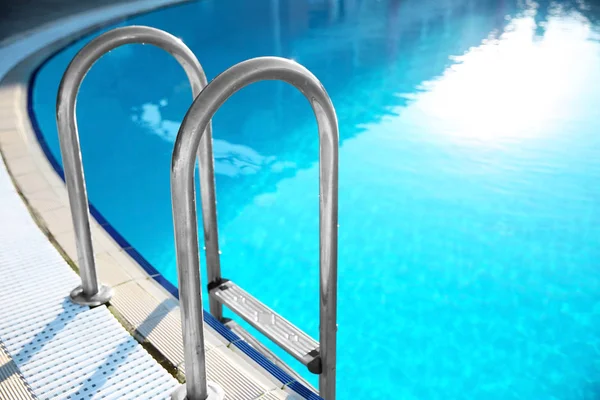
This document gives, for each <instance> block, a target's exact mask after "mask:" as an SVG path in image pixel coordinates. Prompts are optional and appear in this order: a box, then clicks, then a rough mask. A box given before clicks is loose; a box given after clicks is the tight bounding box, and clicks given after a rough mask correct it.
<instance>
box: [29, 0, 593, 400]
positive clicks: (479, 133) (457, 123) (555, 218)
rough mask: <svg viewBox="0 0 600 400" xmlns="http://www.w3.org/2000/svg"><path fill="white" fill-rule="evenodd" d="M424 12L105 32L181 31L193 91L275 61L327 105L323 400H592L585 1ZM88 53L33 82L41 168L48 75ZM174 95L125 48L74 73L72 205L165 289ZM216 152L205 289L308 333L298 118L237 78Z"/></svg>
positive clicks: (323, 5) (219, 7)
mask: <svg viewBox="0 0 600 400" xmlns="http://www.w3.org/2000/svg"><path fill="white" fill-rule="evenodd" d="M249 3H251V4H249ZM436 3H439V2H433V1H431V2H422V1H416V0H413V1H402V2H401V1H394V0H386V1H378V2H367V1H359V0H355V1H308V0H306V1H299V0H255V1H253V2H244V1H241V0H220V1H213V0H205V1H199V2H194V3H190V4H186V5H182V6H177V7H172V8H168V9H164V10H161V11H157V12H153V13H150V14H146V15H143V16H139V17H135V18H131V19H129V20H127V21H125V22H123V23H122V24H121V25H130V24H144V25H150V26H154V27H157V28H160V29H164V30H166V31H168V32H171V33H173V34H175V35H176V36H179V37H181V38H182V39H183V40H184V42H185V43H186V44H187V45H188V46H190V47H191V49H192V50H193V51H194V52H195V53H196V55H197V56H198V58H199V60H200V62H201V63H202V65H203V67H204V68H205V70H206V72H207V75H208V77H209V79H210V78H212V77H214V76H215V75H216V74H217V73H219V72H221V71H223V70H224V69H226V68H227V67H229V66H231V65H233V64H234V63H237V62H239V61H242V60H244V59H247V58H249V57H254V56H262V55H280V56H284V57H288V58H293V59H295V60H297V61H298V62H300V63H302V64H303V65H305V66H306V67H307V68H309V69H310V70H311V71H312V72H313V73H314V74H315V75H316V76H317V77H318V78H319V79H320V80H321V81H322V82H323V84H324V86H325V87H326V89H327V90H328V92H329V94H330V96H331V97H332V100H333V102H334V105H335V106H336V109H337V113H338V118H339V122H340V134H341V137H340V139H341V148H340V230H339V234H340V238H339V290H340V293H339V314H338V317H339V321H338V322H339V332H338V354H339V355H338V393H339V398H340V399H358V398H360V399H363V398H364V399H370V398H393V399H396V398H397V399H413V398H414V399H416V398H419V399H438V398H439V399H461V398H465V399H510V398H516V399H551V398H555V399H561V400H562V399H590V398H595V396H597V395H598V393H599V392H600V389H599V387H600V386H599V385H600V381H599V380H598V374H599V373H600V354H599V352H600V302H599V300H598V299H599V298H600V297H599V295H600V276H599V275H598V273H597V270H596V267H597V265H598V264H597V260H598V259H600V249H599V248H598V239H599V237H600V227H599V224H598V221H600V208H599V206H598V199H600V185H598V179H599V178H600V163H599V162H598V161H597V160H598V154H599V152H600V138H599V136H598V130H599V128H600V118H599V117H598V113H597V109H598V104H600V23H599V22H598V21H599V20H598V17H599V15H600V10H599V9H598V7H597V6H595V7H594V6H593V5H591V4H587V3H581V2H573V3H571V2H567V1H561V2H556V3H552V4H550V3H548V2H539V3H534V2H517V1H509V0H505V1H478V2H475V1H467V0H464V1H462V0H449V1H447V2H445V3H442V4H444V5H443V6H442V5H441V4H437V5H436ZM231 10H237V11H236V12H231ZM113 27H115V26H114V25H113V26H111V27H107V28H106V29H104V30H103V31H105V30H108V29H111V28H113ZM89 39H90V37H88V38H85V39H84V40H82V41H80V42H78V43H75V44H74V45H72V46H69V47H68V48H66V49H65V50H64V51H62V52H60V53H59V54H57V55H56V56H55V57H53V58H52V59H51V60H49V61H48V62H47V63H45V64H44V65H43V66H42V67H41V68H40V70H39V71H38V73H37V75H36V77H35V80H34V87H33V91H32V97H31V102H32V106H33V111H34V118H35V119H36V121H37V123H38V125H39V128H40V134H41V135H42V136H43V140H44V141H45V142H46V143H47V144H48V149H49V152H50V155H51V156H53V157H55V158H56V159H58V160H60V151H59V146H58V138H57V133H56V126H55V119H54V109H55V98H56V92H57V88H58V83H59V81H60V78H61V76H62V73H63V72H64V70H65V68H66V65H67V64H68V62H69V61H70V60H71V58H72V57H73V55H74V54H75V52H76V51H77V50H78V49H80V48H81V47H82V46H83V45H84V44H85V43H87V41H89ZM190 103H191V96H190V89H189V85H188V83H187V79H186V77H185V74H184V73H183V71H182V70H181V68H180V66H179V65H178V64H177V62H176V61H175V60H173V59H171V58H170V57H169V56H168V55H166V54H165V53H163V52H162V51H161V50H158V49H155V48H153V47H150V46H126V47H122V48H119V49H117V50H115V51H113V52H111V53H110V54H108V55H107V56H105V57H104V58H103V59H101V60H100V61H99V62H98V63H97V64H96V65H95V66H94V68H93V69H92V70H91V71H90V73H89V74H88V76H87V77H86V79H85V81H84V83H83V85H82V89H81V92H80V95H79V102H78V108H77V113H78V120H79V127H80V135H81V143H82V153H83V160H84V165H85V172H86V177H87V185H88V191H89V198H90V200H91V202H92V203H93V204H94V206H95V207H96V208H97V209H98V210H99V211H100V212H101V213H102V214H103V216H104V217H105V218H106V220H107V221H108V222H110V224H111V225H112V226H113V227H114V228H116V229H117V230H118V231H119V233H120V234H121V235H122V236H123V237H125V238H126V239H127V241H128V242H129V243H131V245H132V246H134V247H135V248H136V249H137V250H138V251H139V252H140V253H141V254H142V255H143V256H144V257H145V258H146V259H147V260H148V261H149V262H150V263H151V264H152V265H153V266H154V267H155V268H157V269H158V270H159V271H160V272H161V274H162V275H163V276H164V277H165V278H166V279H168V280H169V281H170V282H172V283H173V284H177V278H176V270H175V257H174V244H173V233H172V230H173V229H172V220H171V208H170V194H169V165H170V158H171V151H172V144H173V140H174V137H175V134H176V132H177V129H178V125H179V122H180V121H181V118H182V117H183V115H184V113H185V111H186V109H187V107H188V106H189V104H190ZM214 138H215V143H214V148H215V155H216V163H215V167H216V171H217V197H218V200H219V201H218V213H219V214H218V218H219V229H220V242H221V250H222V252H223V254H222V266H223V275H224V276H226V277H230V278H232V279H233V280H235V281H236V283H238V284H240V286H242V287H244V288H245V289H246V290H248V291H249V292H251V293H253V294H254V295H256V296H257V297H258V298H259V299H261V300H262V301H263V302H265V303H266V304H267V305H269V306H271V307H272V308H274V309H276V310H277V311H279V312H280V313H281V314H282V315H283V316H285V317H286V318H288V319H290V320H291V321H292V322H294V323H295V324H296V325H297V326H299V327H300V328H302V329H304V330H305V331H307V332H309V333H310V334H311V335H312V336H313V337H317V336H318V296H317V293H318V235H317V232H318V201H317V200H318V168H317V161H318V152H317V149H318V136H317V131H316V123H315V121H314V120H313V117H312V115H311V110H310V107H309V105H308V104H307V103H306V101H305V100H304V99H303V98H302V95H300V94H299V93H296V92H295V90H294V89H292V88H290V87H288V86H285V85H283V84H279V83H275V82H265V83H259V84H255V85H253V86H251V87H249V88H247V89H244V90H243V91H241V92H240V93H238V94H236V95H234V96H233V97H232V98H231V99H230V100H229V101H228V102H227V103H226V104H225V106H224V107H223V108H222V109H221V110H219V111H218V112H217V114H216V116H215V119H214ZM202 273H203V277H204V282H206V277H205V270H204V269H203V270H202ZM205 298H206V297H205ZM271 348H273V347H271ZM277 353H278V354H281V351H277ZM285 359H286V360H290V358H289V357H285ZM292 364H293V365H296V366H297V364H295V363H292ZM297 369H298V370H299V371H300V372H301V373H302V374H303V375H304V376H306V377H307V378H312V377H311V376H310V375H309V374H308V373H305V369H304V368H303V367H301V366H300V367H298V368H297ZM312 381H313V382H314V379H312Z"/></svg>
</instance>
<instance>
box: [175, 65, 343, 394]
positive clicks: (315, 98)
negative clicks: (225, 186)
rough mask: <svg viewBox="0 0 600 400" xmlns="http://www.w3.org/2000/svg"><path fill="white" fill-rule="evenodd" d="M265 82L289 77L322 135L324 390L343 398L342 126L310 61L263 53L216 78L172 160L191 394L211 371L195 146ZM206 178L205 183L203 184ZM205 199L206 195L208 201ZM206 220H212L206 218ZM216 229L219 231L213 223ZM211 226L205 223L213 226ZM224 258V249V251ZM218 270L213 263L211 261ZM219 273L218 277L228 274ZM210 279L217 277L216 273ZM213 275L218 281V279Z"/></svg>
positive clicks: (202, 387) (189, 118)
mask: <svg viewBox="0 0 600 400" xmlns="http://www.w3.org/2000/svg"><path fill="white" fill-rule="evenodd" d="M261 80H281V81H285V82H287V83H289V84H291V85H293V86H295V87H296V88H297V89H298V90H300V91H301V92H302V93H303V94H304V96H305V97H306V98H307V99H308V100H309V102H310V104H311V106H312V109H313V111H314V113H315V116H316V118H317V122H318V129H319V141H320V164H319V167H320V184H319V194H320V198H319V206H320V210H319V220H320V253H319V261H320V357H321V360H320V362H321V368H320V377H319V390H320V394H321V396H322V397H323V398H324V399H326V400H334V399H335V379H336V368H335V365H336V331H337V325H336V319H337V315H336V314H337V223H338V142H339V138H338V124H337V117H336V114H335V110H334V108H333V105H332V103H331V100H330V98H329V96H328V95H327V92H326V91H325V89H324V88H323V86H322V85H321V83H320V82H319V81H318V80H317V78H316V77H315V76H314V75H313V74H312V73H311V72H310V71H308V70H307V69H306V68H304V67H303V66H301V65H299V64H297V63H295V62H293V61H291V60H286V59H283V58H277V57H261V58H254V59H251V60H247V61H244V62H241V63H239V64H237V65H234V66H233V67H231V68H229V69H228V70H226V71H225V72H223V73H222V74H221V75H219V76H217V77H216V78H215V79H214V80H213V81H212V82H210V83H209V84H208V85H207V86H206V87H205V88H204V90H203V91H202V93H200V95H199V96H198V97H197V98H196V100H194V103H193V104H192V106H191V107H190V109H189V110H188V112H187V114H186V116H185V118H184V120H183V123H182V124H181V127H180V129H179V133H178V135H177V139H176V141H175V148H174V151H173V162H172V165H171V198H172V206H173V224H174V229H175V244H176V256H177V266H178V279H179V299H180V304H181V314H182V323H183V338H184V347H185V365H186V390H187V398H188V400H204V399H205V398H206V396H207V394H206V370H205V365H204V357H205V352H204V331H203V324H202V323H203V321H202V294H201V283H200V271H199V269H200V259H199V251H198V226H197V222H196V221H197V213H196V204H195V191H194V152H195V149H196V148H197V147H198V144H199V143H200V141H201V138H202V136H203V131H204V130H205V129H206V127H207V126H208V125H209V123H210V120H211V118H212V116H213V115H214V113H215V112H216V111H217V110H218V109H219V107H221V105H222V104H223V103H224V102H225V101H226V100H227V99H228V98H229V97H230V96H231V95H232V94H234V93H235V92H237V91H238V90H240V89H241V88H243V87H245V86H247V85H249V84H251V83H254V82H258V81H261ZM201 184H202V182H201ZM203 201H204V199H203ZM204 219H205V221H206V218H204ZM208 221H209V225H208V230H209V231H214V232H216V227H214V226H210V223H212V222H214V223H216V220H214V219H213V218H209V219H208ZM206 227H207V225H206V223H205V229H206ZM217 256H218V254H217ZM208 268H210V264H208ZM219 275H220V273H219V274H215V273H212V276H213V278H217V281H218V280H221V277H220V276H219ZM209 280H211V278H210V275H209ZM214 282H215V281H212V280H211V282H210V283H214Z"/></svg>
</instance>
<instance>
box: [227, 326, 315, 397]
mask: <svg viewBox="0 0 600 400" xmlns="http://www.w3.org/2000/svg"><path fill="white" fill-rule="evenodd" d="M225 326H226V327H227V328H229V329H230V330H231V331H232V332H234V333H235V334H236V335H238V336H239V337H240V338H241V339H242V340H243V341H244V342H246V343H248V344H249V345H250V346H252V347H254V349H255V350H256V351H258V352H260V353H262V355H263V356H265V357H266V358H267V359H268V360H270V361H271V362H272V363H273V364H275V365H277V366H278V367H279V368H281V369H282V370H284V371H285V372H286V373H287V374H288V375H290V376H291V377H293V378H294V379H295V380H297V381H298V382H300V383H301V384H303V385H304V386H306V387H307V388H308V389H310V390H312V391H313V392H314V393H316V394H318V393H319V391H318V390H317V389H316V388H315V387H314V386H313V385H311V384H310V382H308V381H307V380H306V379H304V378H303V377H302V376H300V375H299V374H298V373H297V372H296V371H294V370H293V369H292V368H290V367H288V366H287V364H286V363H284V362H283V361H282V360H281V359H280V358H279V357H278V356H277V355H276V354H275V353H273V352H272V351H271V350H269V349H268V348H267V347H266V346H265V345H264V344H262V343H261V342H259V341H258V339H256V338H255V337H254V336H252V335H251V334H250V332H248V331H247V330H245V329H244V328H242V327H241V326H240V325H239V324H238V323H237V322H235V321H233V320H231V321H228V322H226V323H225Z"/></svg>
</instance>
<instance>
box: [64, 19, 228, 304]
mask: <svg viewBox="0 0 600 400" xmlns="http://www.w3.org/2000/svg"><path fill="white" fill-rule="evenodd" d="M133 43H147V44H152V45H154V46H157V47H159V48H161V49H163V50H165V51H167V52H169V53H170V54H171V55H173V56H174V57H175V58H176V59H177V61H178V62H179V63H180V64H181V66H182V67H183V69H184V70H185V73H186V75H187V77H188V79H189V81H190V84H191V86H192V94H193V97H194V98H195V97H196V96H197V95H198V93H200V91H201V90H202V89H203V88H204V86H206V84H207V80H206V75H205V74H204V71H203V69H202V67H201V66H200V63H199V62H198V59H197V58H196V56H195V55H194V54H193V53H192V51H191V50H190V49H189V48H188V47H187V46H186V45H185V44H184V43H183V42H182V41H181V40H180V39H178V38H176V37H175V36H173V35H171V34H169V33H167V32H164V31H161V30H159V29H154V28H150V27H146V26H128V27H124V28H117V29H114V30H111V31H109V32H107V33H104V34H103V35H100V36H98V37H97V38H95V39H94V40H92V41H91V42H90V43H88V44H87V45H86V46H85V47H84V48H83V49H81V50H80V51H79V52H78V53H77V55H76V56H75V57H74V58H73V60H72V61H71V63H70V64H69V66H68V67H67V70H66V72H65V74H64V75H63V78H62V80H61V82H60V87H59V89H58V98H57V105H56V120H57V125H58V136H59V139H60V151H61V154H62V159H63V167H64V171H65V180H66V184H67V191H68V193H69V203H70V205H71V213H72V218H73V225H74V229H75V241H76V244H77V258H78V266H79V270H80V275H81V286H79V287H77V288H75V289H74V290H73V291H72V292H71V299H72V300H73V301H74V302H75V303H78V304H85V305H99V304H104V303H106V302H108V301H109V300H110V298H111V297H112V289H111V288H109V287H107V286H105V285H101V284H99V283H98V278H97V275H96V265H95V262H94V249H93V246H92V237H91V232H90V221H89V209H88V199H87V192H86V186H85V177H84V174H83V166H82V162H81V148H80V144H79V133H78V130H77V121H76V116H75V104H76V100H77V94H78V93H79V87H80V86H81V83H82V81H83V79H84V77H85V75H86V74H87V72H88V71H89V69H90V68H91V67H92V65H93V64H94V63H95V62H96V61H97V60H98V59H99V58H100V57H102V56H103V55H104V54H106V53H107V52H109V51H110V50H113V49H115V48H117V47H119V46H122V45H125V44H133ZM196 149H197V150H198V156H199V162H200V174H201V177H200V178H201V180H202V182H203V184H202V199H203V202H202V203H203V214H204V215H206V217H205V220H207V223H208V224H209V226H211V227H214V229H215V230H214V231H211V230H206V237H205V240H206V243H207V256H208V255H209V254H210V255H211V256H212V255H213V254H216V255H217V258H216V260H215V258H214V256H213V257H211V258H210V260H211V269H212V270H213V271H220V266H219V259H218V253H219V249H218V239H217V231H216V211H215V184H214V164H213V155H212V128H211V124H210V122H209V123H208V124H207V125H206V132H205V135H204V137H203V139H202V141H201V143H200V147H199V148H198V147H197V148H196ZM205 200H206V201H205ZM210 216H213V217H214V219H215V221H211V220H210ZM219 310H220V306H219V305H215V306H214V310H213V309H211V312H213V314H216V315H219Z"/></svg>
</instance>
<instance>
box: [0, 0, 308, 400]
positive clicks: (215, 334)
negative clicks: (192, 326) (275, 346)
mask: <svg viewBox="0 0 600 400" xmlns="http://www.w3.org/2000/svg"><path fill="white" fill-rule="evenodd" d="M180 2H182V1H181V0H178V1H169V0H166V1H163V2H162V3H164V4H163V6H166V5H172V4H175V3H180ZM154 3H156V2H154ZM154 8H156V7H152V8H151V9H154ZM143 11H150V10H149V9H146V10H139V11H137V12H135V13H131V14H129V15H125V16H123V15H121V16H119V17H116V18H115V17H113V18H111V19H109V20H106V21H102V22H100V23H96V24H93V25H92V26H91V27H90V26H87V27H86V28H84V29H79V30H77V31H76V32H74V33H70V34H68V35H66V36H63V37H62V38H59V39H57V40H54V41H52V43H51V44H50V45H45V46H44V47H43V48H42V49H38V50H37V51H36V50H33V51H32V52H30V53H33V54H29V55H28V56H27V58H26V59H25V60H22V61H20V62H19V63H18V64H17V66H16V67H15V66H13V67H12V69H11V70H10V71H9V72H8V73H7V74H6V76H4V77H2V73H1V71H0V79H2V81H1V82H0V132H1V133H2V135H0V153H1V154H2V156H3V158H4V162H5V164H6V166H7V169H8V171H9V174H10V176H11V178H12V180H13V183H14V184H15V186H16V187H17V188H18V191H19V193H20V194H21V196H22V197H23V199H24V200H25V202H26V204H27V206H28V208H29V210H30V212H31V213H32V215H33V216H34V219H36V222H37V223H38V225H39V226H40V228H41V229H42V230H43V231H44V233H46V235H47V236H48V237H49V239H50V241H51V242H53V244H55V245H56V246H57V247H59V249H60V250H61V251H62V254H63V256H64V257H65V259H67V261H69V262H70V264H71V265H72V266H73V267H74V268H76V264H77V263H76V261H74V260H76V259H77V254H76V247H75V240H74V234H73V228H72V222H71V215H70V211H69V203H68V197H67V193H66V188H65V185H64V181H63V180H62V169H61V168H60V165H59V164H58V163H57V162H56V160H54V159H53V157H52V156H51V154H50V153H49V152H48V151H47V150H48V149H47V146H46V144H45V142H44V140H43V138H42V137H41V135H40V132H39V129H37V123H36V121H35V118H34V117H30V113H31V112H32V110H31V104H30V95H31V88H32V85H31V83H32V81H33V78H34V76H35V73H36V72H37V70H38V69H39V68H40V67H41V65H43V64H44V62H45V61H47V60H48V59H49V58H51V57H52V56H53V55H54V54H55V53H58V52H60V51H61V50H62V49H63V48H64V47H65V46H66V45H68V44H69V43H71V42H73V41H75V40H79V39H81V38H82V36H85V35H87V34H89V33H91V32H92V31H95V30H96V29H99V28H100V27H101V26H105V25H107V24H110V23H115V22H117V21H118V20H123V19H125V18H127V17H130V16H131V15H132V14H137V13H140V12H143ZM84 163H85V161H84ZM90 212H91V214H92V216H93V217H94V218H93V219H92V221H91V229H92V236H93V238H94V245H95V253H96V260H97V265H98V266H97V268H98V274H99V277H100V280H101V281H103V282H105V283H107V284H109V285H111V286H113V287H114V288H115V292H116V294H115V297H114V299H113V301H111V306H112V307H113V308H114V309H115V310H116V313H117V314H119V316H120V317H121V320H122V322H124V323H125V324H126V325H128V328H129V330H130V331H132V333H133V334H134V336H136V337H137V338H138V339H139V340H140V341H142V342H144V343H147V344H150V345H151V347H153V348H154V349H155V350H156V351H157V352H158V353H160V356H161V357H164V358H165V359H166V360H167V361H168V363H169V364H171V365H173V366H175V368H176V369H177V370H178V371H181V372H184V366H183V346H182V343H181V321H180V313H179V310H178V301H177V300H176V296H177V289H176V288H175V287H174V286H173V285H171V284H170V283H169V282H168V281H167V280H166V279H164V278H163V277H162V276H161V275H160V274H158V272H157V271H156V270H155V269H154V268H153V267H152V265H151V264H150V263H148V262H147V261H146V260H145V259H144V258H143V256H141V254H139V253H138V252H137V251H136V250H135V249H134V248H133V247H132V246H130V245H129V243H128V242H127V241H126V240H125V239H124V238H123V237H122V236H121V235H120V234H119V233H118V232H117V231H116V230H115V229H114V228H113V227H112V226H110V224H109V223H108V222H107V221H106V220H105V219H104V218H103V217H102V215H101V214H100V213H99V212H98V210H97V209H95V208H94V207H93V206H92V205H91V204H90ZM123 320H124V321H123ZM148 321H154V322H155V324H151V325H153V326H152V329H148V326H143V325H144V322H145V324H146V325H147V324H148ZM205 322H206V323H207V325H208V327H207V331H209V332H210V333H209V335H208V336H210V338H211V339H214V340H216V343H217V344H216V345H215V346H214V347H222V348H223V350H225V348H226V349H229V350H231V352H232V353H234V355H235V356H239V357H237V358H239V359H240V361H241V362H242V363H247V365H246V366H244V367H245V368H244V369H245V370H248V369H249V370H254V372H255V373H254V374H252V375H255V376H253V377H254V378H255V379H257V380H258V381H259V383H260V384H261V385H260V386H262V388H263V389H265V390H264V393H263V394H262V396H265V397H261V398H283V397H281V396H278V394H279V393H278V391H279V392H281V394H283V393H284V392H283V391H284V390H285V392H287V393H290V392H294V393H296V394H299V395H300V396H302V397H303V398H307V399H319V397H318V396H317V395H315V394H314V393H313V392H311V391H310V390H309V389H307V388H306V387H305V386H304V385H302V384H300V383H299V382H297V381H296V380H294V379H293V378H292V377H291V376H290V375H288V374H287V373H285V372H284V371H283V370H282V369H280V368H279V367H278V366H277V365H275V364H273V363H272V362H271V361H269V360H268V359H266V358H265V357H264V356H263V355H262V354H261V353H259V352H257V351H256V350H255V349H253V348H252V347H250V346H249V345H248V344H247V343H246V342H245V341H243V340H241V339H240V338H239V337H238V336H237V335H235V334H234V333H233V332H231V331H230V330H229V329H227V328H225V327H224V326H223V325H222V324H221V323H220V322H218V321H217V320H215V319H214V318H213V317H212V316H211V315H210V314H208V313H205ZM232 356H233V355H232ZM257 371H262V372H263V373H257ZM264 372H268V373H264ZM209 375H210V370H209ZM234 378H235V376H231V377H229V378H228V379H227V380H231V381H232V382H231V383H232V384H239V383H236V382H235V381H234ZM242 379H243V378H242ZM282 389H283V390H282ZM290 389H291V390H290Z"/></svg>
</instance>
